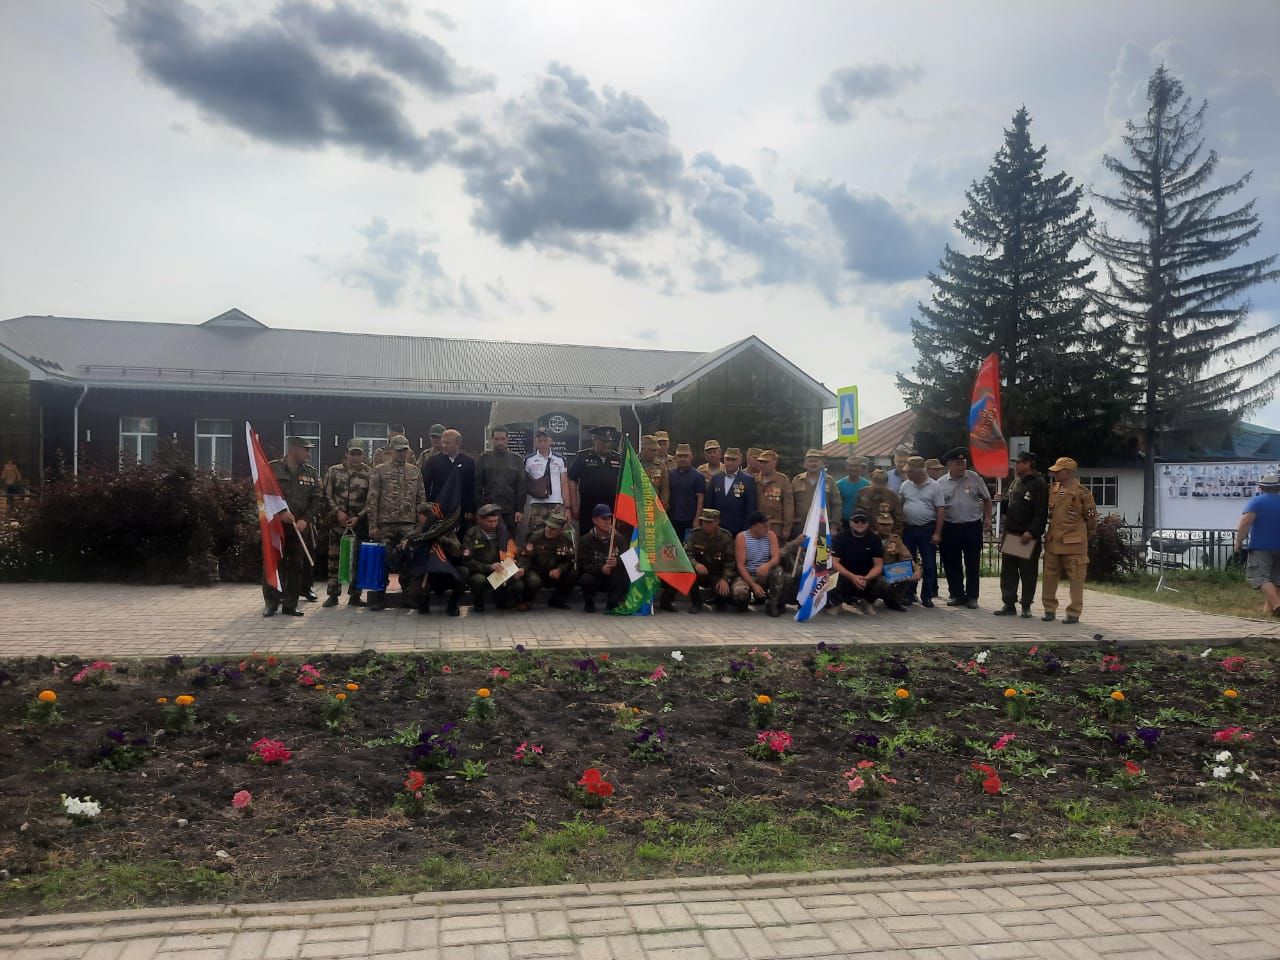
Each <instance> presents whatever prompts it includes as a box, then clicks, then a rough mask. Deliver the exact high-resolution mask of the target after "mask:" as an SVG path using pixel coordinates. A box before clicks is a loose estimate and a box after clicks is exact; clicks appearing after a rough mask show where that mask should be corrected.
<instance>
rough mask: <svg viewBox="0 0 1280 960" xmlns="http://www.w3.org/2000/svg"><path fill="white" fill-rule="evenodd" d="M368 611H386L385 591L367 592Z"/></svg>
mask: <svg viewBox="0 0 1280 960" xmlns="http://www.w3.org/2000/svg"><path fill="white" fill-rule="evenodd" d="M369 609H370V610H385V609H387V593H386V591H385V590H370V591H369Z"/></svg>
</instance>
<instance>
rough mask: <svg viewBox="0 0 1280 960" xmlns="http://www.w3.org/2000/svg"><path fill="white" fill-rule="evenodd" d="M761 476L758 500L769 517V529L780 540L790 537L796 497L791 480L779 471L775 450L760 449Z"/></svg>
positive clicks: (758, 486) (757, 482)
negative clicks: (792, 490) (793, 493)
mask: <svg viewBox="0 0 1280 960" xmlns="http://www.w3.org/2000/svg"><path fill="white" fill-rule="evenodd" d="M759 460H760V476H758V477H756V500H757V503H758V506H759V507H760V511H761V512H762V513H763V514H764V515H765V516H766V517H768V518H769V529H770V530H772V531H773V532H774V533H775V534H777V536H778V540H779V542H783V540H784V538H786V537H788V536H789V534H790V533H791V529H792V527H793V526H794V524H795V509H796V504H795V497H794V496H793V495H792V492H791V481H790V480H788V479H787V478H786V477H785V476H784V475H783V474H781V473H779V472H778V471H777V466H778V454H777V452H776V451H774V450H762V451H760V457H759Z"/></svg>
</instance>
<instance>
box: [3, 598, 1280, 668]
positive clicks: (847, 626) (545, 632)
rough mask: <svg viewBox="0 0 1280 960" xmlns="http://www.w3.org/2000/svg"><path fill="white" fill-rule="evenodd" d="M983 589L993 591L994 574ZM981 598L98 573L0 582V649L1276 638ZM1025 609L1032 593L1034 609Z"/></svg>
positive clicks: (1258, 626) (137, 651) (1141, 608)
mask: <svg viewBox="0 0 1280 960" xmlns="http://www.w3.org/2000/svg"><path fill="white" fill-rule="evenodd" d="M982 590H983V594H984V596H986V597H988V598H993V597H998V596H999V587H998V585H997V583H996V581H994V580H990V581H984V582H983V588H982ZM984 603H985V609H981V610H967V609H964V608H948V607H945V606H942V605H939V606H937V607H935V608H934V609H932V610H926V609H924V608H923V607H919V606H917V607H913V608H911V610H909V611H908V612H907V613H894V612H892V611H888V610H884V609H883V608H881V611H880V615H879V616H877V617H874V618H871V617H863V616H858V615H850V614H847V613H841V614H839V615H837V616H830V615H828V614H826V613H823V614H820V615H819V616H818V617H817V618H815V619H814V620H813V621H811V622H809V623H805V624H799V623H795V622H794V621H793V620H792V619H791V617H790V616H784V617H780V618H777V619H773V618H770V617H767V616H765V614H764V613H763V611H762V610H759V609H753V610H752V611H751V612H749V613H746V614H740V613H736V612H730V613H714V612H710V611H706V612H704V613H702V614H700V615H699V616H690V615H689V614H688V613H687V612H686V611H685V609H684V607H683V606H681V609H680V612H678V613H675V614H669V613H668V614H664V613H659V614H658V615H657V616H653V617H609V616H605V615H603V614H596V615H593V616H588V615H586V614H584V613H583V612H582V611H581V608H580V606H579V607H578V608H577V609H574V610H570V611H557V610H546V609H543V608H541V607H540V608H539V609H538V610H536V611H533V612H531V613H526V614H518V613H514V612H511V611H490V612H487V613H484V614H476V615H470V613H469V610H468V608H465V607H464V608H463V610H464V614H466V615H464V616H462V617H459V618H452V617H446V616H445V615H444V614H443V613H442V612H439V611H438V610H437V611H433V612H432V613H431V614H430V615H428V616H425V617H424V616H419V615H418V614H417V613H416V612H415V611H410V610H395V611H390V610H388V611H384V612H382V613H372V612H370V611H368V610H361V609H356V610H352V609H349V608H347V607H346V606H345V605H343V606H339V607H336V608H334V609H331V610H325V609H322V608H321V607H320V605H319V604H304V605H303V607H304V609H305V611H306V616H305V617H300V618H291V617H283V616H276V617H273V618H271V619H263V617H262V616H261V594H260V592H259V590H258V588H256V587H253V586H249V585H244V584H233V585H230V584H229V585H223V586H219V587H214V588H211V589H206V590H190V589H184V588H181V587H126V586H119V585H112V584H5V585H0V609H2V610H3V611H4V618H5V625H4V630H3V631H0V657H12V656H30V655H34V654H79V655H82V656H94V655H96V656H160V655H168V654H173V653H180V654H183V655H222V654H243V653H251V652H253V651H255V650H258V651H272V652H275V653H281V654H311V653H324V652H357V651H360V650H368V649H375V650H379V651H382V652H393V651H410V650H414V651H425V650H487V649H494V650H509V649H511V648H512V647H513V646H514V645H515V644H517V643H522V644H524V645H525V646H528V647H543V648H568V649H580V648H589V647H595V648H610V649H617V648H623V647H629V646H630V647H646V646H648V647H653V646H686V647H696V646H725V645H738V644H749V645H752V644H772V645H778V644H814V643H817V642H818V641H819V640H826V641H830V642H838V643H902V644H931V643H953V644H959V645H961V646H972V645H974V644H986V643H1011V642H1013V643H1017V642H1024V643H1043V642H1045V641H1046V640H1053V641H1057V642H1062V641H1089V640H1091V639H1092V638H1093V635H1094V634H1095V633H1102V634H1104V635H1106V636H1107V637H1108V638H1109V639H1114V640H1120V641H1130V642H1179V641H1185V642H1194V643H1206V644H1209V643H1218V644H1221V643H1226V642H1230V641H1233V640H1241V639H1249V638H1277V637H1280V622H1275V621H1262V620H1245V619H1241V618H1237V617H1219V616H1209V615H1207V614H1201V613H1194V612H1192V611H1188V610H1181V609H1178V608H1176V607H1169V606H1164V605H1161V604H1156V603H1151V602H1148V601H1144V600H1132V599H1129V598H1127V597H1119V596H1115V595H1112V594H1106V593H1098V592H1094V591H1087V592H1086V596H1085V611H1084V622H1082V623H1080V624H1078V625H1074V626H1066V625H1065V624H1063V623H1062V621H1061V620H1060V619H1059V620H1058V621H1055V622H1053V623H1042V622H1041V621H1040V618H1039V616H1038V615H1037V616H1036V617H1034V618H1033V619H1030V620H1023V619H1021V618H1017V617H1014V618H1003V617H993V616H992V615H991V611H992V609H994V605H995V601H994V600H991V599H988V600H986V601H984ZM1035 612H1036V613H1037V614H1038V613H1039V612H1040V611H1039V606H1038V605H1037V607H1036V611H1035Z"/></svg>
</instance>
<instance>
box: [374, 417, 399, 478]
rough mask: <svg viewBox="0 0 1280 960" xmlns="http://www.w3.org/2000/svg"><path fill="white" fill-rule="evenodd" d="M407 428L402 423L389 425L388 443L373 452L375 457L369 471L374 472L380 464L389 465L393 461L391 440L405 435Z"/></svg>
mask: <svg viewBox="0 0 1280 960" xmlns="http://www.w3.org/2000/svg"><path fill="white" fill-rule="evenodd" d="M404 433H405V428H404V424H402V423H392V424H388V425H387V442H386V443H384V444H383V445H382V446H380V447H378V449H377V450H375V451H373V457H372V458H371V461H370V463H369V469H370V470H372V469H373V468H374V467H376V466H377V465H378V464H380V463H387V462H388V461H390V460H391V438H392V437H394V436H395V435H396V434H404Z"/></svg>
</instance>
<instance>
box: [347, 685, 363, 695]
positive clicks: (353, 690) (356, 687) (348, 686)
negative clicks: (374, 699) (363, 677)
mask: <svg viewBox="0 0 1280 960" xmlns="http://www.w3.org/2000/svg"><path fill="white" fill-rule="evenodd" d="M347 689H348V690H350V691H351V692H352V693H355V692H356V691H357V690H359V689H360V684H358V683H348V684H347Z"/></svg>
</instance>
